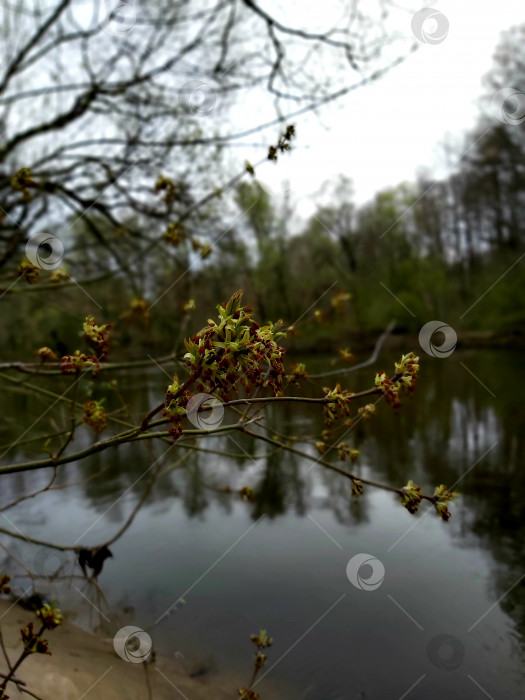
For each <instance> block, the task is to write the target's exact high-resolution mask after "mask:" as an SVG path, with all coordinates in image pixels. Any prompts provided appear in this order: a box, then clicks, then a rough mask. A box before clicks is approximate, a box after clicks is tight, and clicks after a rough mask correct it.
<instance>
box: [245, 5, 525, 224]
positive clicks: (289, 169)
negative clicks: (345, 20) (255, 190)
mask: <svg viewBox="0 0 525 700" xmlns="http://www.w3.org/2000/svg"><path fill="white" fill-rule="evenodd" d="M270 4H271V3H270ZM270 4H269V3H267V4H266V6H267V7H269V6H270ZM423 6H424V5H423ZM318 7H319V15H318V18H319V19H318V23H319V25H320V26H322V25H323V24H324V19H325V14H326V13H325V7H326V3H323V2H319V0H318ZM431 7H434V8H436V9H438V10H439V11H440V12H442V13H443V14H444V15H445V16H446V17H447V18H448V21H449V32H448V35H447V36H446V38H445V39H444V41H442V42H441V43H439V44H436V45H427V44H421V47H420V49H419V50H418V51H416V52H415V53H414V54H413V55H411V56H410V57H409V58H408V59H407V61H406V62H405V63H404V64H402V65H401V66H399V67H397V68H395V69H394V70H393V71H392V72H391V73H390V74H388V75H387V76H386V77H385V78H383V79H381V80H380V81H378V82H376V83H374V84H373V85H371V86H368V87H366V88H363V89H359V90H357V91H356V92H353V93H351V94H349V95H348V96H347V97H345V98H343V99H342V100H341V101H340V102H338V103H337V104H331V105H328V106H327V107H325V108H324V110H323V111H322V112H321V115H320V116H321V118H320V119H319V118H318V117H317V116H315V115H313V114H310V115H307V116H303V117H300V118H298V119H297V120H295V123H296V124H297V129H298V138H297V145H298V146H299V147H301V148H297V149H296V150H295V151H294V152H293V153H292V154H291V155H290V156H287V157H285V158H282V159H280V161H279V163H278V165H277V166H276V167H273V164H269V167H267V166H265V167H264V168H261V169H260V170H259V172H258V176H259V178H260V180H261V181H262V182H263V183H264V184H266V185H267V186H268V187H269V189H270V190H272V191H274V192H280V191H281V189H282V184H281V183H282V182H284V181H286V180H289V181H290V182H291V189H292V193H293V199H294V200H295V201H296V202H297V203H298V210H299V212H300V214H301V215H303V216H306V215H308V214H309V213H311V211H312V210H313V203H312V200H311V195H312V194H313V193H315V192H317V191H318V190H319V188H320V187H321V186H322V184H323V183H324V182H325V181H327V180H330V181H335V179H336V178H337V176H338V175H339V174H340V173H342V174H344V175H346V176H348V177H350V178H351V179H352V180H353V182H354V187H355V193H356V196H355V199H356V201H357V202H364V201H366V200H368V199H370V198H371V197H372V196H373V194H374V193H375V192H377V191H379V190H380V189H383V188H385V187H388V186H390V185H395V184H397V183H399V182H401V181H403V180H409V181H413V180H414V179H415V177H416V172H417V170H418V169H419V168H420V167H422V166H426V167H428V168H430V169H431V170H433V171H434V170H435V169H436V168H437V167H439V166H440V164H441V163H442V159H443V156H442V151H441V149H440V143H442V142H443V141H444V140H445V139H447V138H449V137H450V139H451V140H454V141H460V137H461V133H462V132H463V131H465V130H466V129H469V128H470V127H471V126H473V124H474V122H475V120H476V118H477V116H478V115H479V106H478V104H477V101H478V99H479V96H480V94H481V91H482V84H481V80H482V77H483V75H484V74H486V72H487V71H488V70H489V69H490V67H491V65H492V55H493V52H494V49H495V46H496V44H497V42H498V40H499V36H500V33H501V31H503V30H505V29H507V28H508V27H510V26H511V25H513V24H519V23H521V22H523V21H525V12H524V5H523V0H500V2H486V3H480V2H479V0H442V1H441V2H436V3H432V4H431ZM291 19H292V18H290V20H291ZM314 24H315V16H314V15H312V14H310V19H309V25H310V27H312V26H313V25H314ZM406 24H407V26H406V27H405V30H406V31H407V32H408V33H410V32H411V29H410V15H407V16H406ZM307 145H309V147H308V148H304V146H307ZM257 157H260V152H259V153H258V154H257V156H256V155H254V160H256V158H257Z"/></svg>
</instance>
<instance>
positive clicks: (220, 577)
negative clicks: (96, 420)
mask: <svg viewBox="0 0 525 700" xmlns="http://www.w3.org/2000/svg"><path fill="white" fill-rule="evenodd" d="M398 354H399V353H395V354H393V353H390V352H385V356H384V357H383V358H382V359H381V361H380V362H379V363H378V365H376V366H375V367H372V368H368V369H365V370H362V371H360V372H358V373H354V374H348V375H346V376H345V377H344V378H343V381H344V383H345V385H346V386H350V387H352V388H353V389H355V390H356V391H357V390H360V389H364V388H367V387H368V386H370V385H371V383H372V381H373V377H374V374H375V371H376V370H377V369H381V368H383V367H384V368H385V369H389V368H390V367H391V366H392V363H393V361H394V359H396V357H397V356H398ZM421 359H422V369H421V378H420V382H419V386H418V389H417V392H416V394H415V395H414V397H413V398H411V399H409V400H407V401H405V405H404V407H403V408H402V409H401V411H399V412H393V411H392V410H391V409H390V408H389V407H388V406H387V405H382V404H379V406H378V412H377V415H376V417H375V418H374V419H372V420H370V421H362V422H361V423H359V425H358V426H357V427H356V428H355V429H354V430H353V431H352V432H351V433H350V434H349V436H348V437H347V438H346V440H347V441H348V442H349V443H351V444H352V445H353V446H356V447H358V448H359V449H360V450H361V456H360V458H359V460H358V462H357V463H356V464H355V465H353V468H352V470H353V472H354V473H359V474H360V475H361V476H362V477H364V478H366V477H367V478H372V479H376V480H378V481H383V482H386V483H388V484H392V485H396V486H398V485H403V484H405V483H406V481H407V480H408V479H409V478H412V479H414V481H415V482H416V483H419V484H421V485H422V486H423V487H424V490H425V491H426V492H431V490H432V489H433V487H434V486H435V485H438V484H440V483H446V484H447V485H449V486H450V485H452V484H455V483H456V482H458V483H457V486H456V489H457V490H459V491H460V492H461V494H462V498H461V499H460V500H459V501H458V502H457V504H453V505H452V507H451V511H452V518H451V520H450V522H449V523H443V522H442V521H441V520H440V519H438V518H437V517H436V516H435V515H434V511H433V509H432V510H431V512H428V511H429V510H430V508H428V507H426V506H423V507H422V508H421V512H420V513H419V514H418V515H417V516H411V515H410V514H409V513H408V512H407V511H406V510H405V509H404V508H402V507H401V506H400V505H399V503H398V499H397V497H396V496H395V495H394V494H391V493H388V492H386V491H380V490H377V489H372V488H366V490H365V494H364V496H362V497H361V498H360V499H359V500H358V501H357V502H356V501H355V500H354V499H352V498H351V496H350V489H349V484H348V483H346V481H345V480H344V479H343V478H342V477H341V476H339V475H338V474H336V473H333V472H331V471H328V470H326V469H324V468H322V467H320V466H314V467H313V468H312V464H313V463H312V462H310V461H308V460H306V459H302V458H297V457H296V456H293V455H290V454H288V453H279V452H275V451H274V449H273V447H272V446H271V445H268V444H264V443H262V442H256V443H255V444H254V443H253V442H252V441H251V440H249V439H248V438H247V437H246V436H242V435H240V434H238V433H233V434H232V435H231V436H228V437H223V438H221V439H220V440H219V439H216V438H214V439H213V440H212V439H209V440H207V441H202V442H201V446H202V447H208V448H209V447H213V448H217V449H220V450H221V451H223V452H225V453H233V454H234V455H238V456H237V457H231V456H227V455H222V456H216V455H212V454H206V453H196V452H191V453H187V454H188V457H187V460H186V461H185V462H184V463H183V464H182V465H179V468H177V469H175V470H174V471H172V472H171V473H169V474H167V475H166V476H164V477H162V478H161V479H160V480H159V481H158V482H157V483H156V485H155V487H154V489H153V491H152V493H151V494H150V496H149V498H148V500H147V502H146V503H145V505H144V506H143V507H142V509H141V510H140V511H139V513H138V514H137V516H136V518H135V520H134V522H133V524H132V525H131V527H130V528H129V529H128V530H127V531H126V532H125V533H124V534H123V535H122V537H121V538H120V539H118V540H117V541H116V542H115V543H114V544H113V545H112V546H111V550H112V552H113V555H114V558H112V559H108V560H107V561H106V563H105V565H104V569H103V572H102V574H101V575H100V579H99V582H100V587H101V589H102V591H103V594H104V596H105V598H106V602H105V601H104V600H103V599H102V597H97V594H96V593H95V592H93V591H92V590H89V588H88V586H87V584H86V583H85V582H82V581H81V580H80V579H74V580H73V581H71V582H70V583H67V584H58V583H53V584H49V583H45V582H42V583H41V585H40V584H37V587H39V588H40V589H42V590H43V591H45V592H47V593H48V594H49V595H57V596H59V597H60V601H61V604H62V606H63V607H64V608H66V609H69V610H71V611H74V612H75V613H76V614H77V616H78V617H77V619H78V621H79V622H80V623H81V624H83V625H88V624H90V623H92V624H95V623H96V624H98V623H100V622H101V619H100V617H99V615H98V614H97V613H96V612H94V611H93V610H92V608H91V606H90V604H89V603H88V602H87V601H86V599H85V598H84V597H82V595H80V593H78V592H77V590H76V588H78V589H79V590H80V591H82V592H83V593H84V595H85V596H86V597H87V598H89V599H90V600H91V601H92V602H94V603H95V604H96V605H97V607H99V608H100V609H101V610H102V611H103V612H104V614H105V615H106V617H111V613H115V614H116V615H118V619H119V621H120V623H121V624H133V625H137V626H139V627H141V628H143V629H145V630H147V631H148V633H149V634H150V635H151V637H152V639H153V642H154V646H155V649H156V651H157V653H159V654H162V655H168V656H171V655H173V654H174V653H175V652H182V653H183V654H184V656H185V658H186V659H187V664H188V667H191V668H193V669H197V668H200V667H202V668H205V669H206V670H207V671H208V672H210V673H214V672H218V673H220V672H228V673H235V674H237V675H238V678H239V684H243V683H245V682H246V681H247V680H248V678H249V676H250V673H251V667H252V658H253V655H252V648H251V647H252V645H251V643H250V641H249V635H250V634H251V633H254V632H258V631H259V630H260V629H261V628H264V629H267V630H268V633H269V634H270V635H271V636H272V637H273V638H274V640H275V642H274V645H273V647H272V648H271V649H270V650H269V653H268V657H269V661H268V664H267V667H266V673H267V676H266V677H265V678H264V679H263V680H262V681H261V682H260V684H258V685H257V687H256V690H258V691H259V692H260V693H261V696H262V699H263V700H271V698H275V697H278V696H279V697H285V698H288V699H289V700H343V699H346V698H355V699H364V698H370V699H372V698H373V699H380V698H394V699H400V698H405V697H406V698H408V699H409V700H417V699H423V698H424V699H425V700H429V699H433V698H436V699H437V698H440V699H441V698H443V697H447V698H467V699H470V698H472V700H478V699H479V700H482V699H483V698H486V697H490V698H493V699H494V700H499V699H500V698H505V699H513V698H516V699H517V698H518V697H520V698H522V697H523V686H524V685H525V664H524V661H525V657H524V654H525V644H524V640H525V636H524V635H525V558H524V553H525V537H524V535H525V495H524V494H525V490H524V486H525V464H524V461H525V460H524V454H525V450H524V448H525V411H524V410H523V386H524V383H525V364H524V363H523V357H522V354H520V353H517V352H506V351H487V350H483V351H466V350H465V351H456V352H455V353H454V354H453V355H452V356H450V357H449V358H447V359H446V360H445V359H433V358H430V357H427V356H426V355H424V354H422V358H421ZM307 364H308V367H309V369H310V371H312V372H314V371H320V370H321V369H322V368H326V363H325V362H324V361H323V360H322V359H321V358H316V359H315V360H312V361H311V362H310V363H307ZM328 368H329V369H330V367H328ZM115 376H116V378H117V379H118V382H119V389H120V392H121V393H122V395H123V396H124V397H125V398H126V399H127V400H129V402H130V410H131V415H132V416H133V417H134V418H135V419H138V418H139V417H140V416H141V415H142V414H143V410H144V403H141V401H142V398H143V397H144V395H145V396H146V397H147V400H148V401H149V402H150V404H149V405H155V404H156V403H157V402H158V400H159V397H161V396H162V395H163V393H164V391H165V389H166V385H167V378H166V377H165V376H164V375H163V374H162V372H161V371H160V370H159V371H155V372H152V373H149V374H147V375H144V376H143V377H142V379H141V380H140V382H138V383H137V381H136V379H134V380H131V379H130V378H125V377H124V376H123V375H122V374H120V375H115ZM336 379H337V378H333V377H331V378H330V380H328V379H327V380H318V381H317V382H316V383H317V384H319V385H320V386H323V385H327V384H328V383H330V384H334V383H335V380H336ZM132 381H133V383H132ZM49 386H50V387H51V386H52V384H51V383H50V384H49ZM95 391H96V392H97V394H96V395H100V394H101V393H104V392H106V393H107V395H108V399H107V402H108V406H109V407H110V408H112V407H113V408H116V407H117V406H118V402H117V399H116V397H115V395H114V393H112V392H111V390H110V389H109V388H108V387H104V385H103V384H102V382H100V384H98V385H97V388H96V390H95ZM312 391H313V388H312ZM141 397H142V398H141ZM48 402H49V400H48V399H46V398H45V397H42V398H41V399H40V398H39V399H38V400H35V399H34V398H30V397H28V396H27V395H25V394H19V393H12V392H5V393H4V396H3V404H4V405H3V409H4V412H5V419H4V429H3V431H2V433H1V436H2V440H1V441H2V443H9V442H10V441H12V440H14V439H16V438H17V437H18V436H19V435H20V434H21V433H22V430H23V428H25V426H27V425H30V423H31V421H32V420H33V419H34V418H36V417H37V416H38V415H40V413H41V412H42V411H43V410H44V408H45V406H46V405H48ZM60 410H64V411H65V410H66V409H60ZM60 415H62V414H60ZM64 415H65V414H64ZM267 417H268V423H269V424H270V425H272V426H273V427H274V429H275V430H276V431H279V432H283V433H284V432H289V433H292V434H295V435H305V436H307V435H314V434H316V433H318V432H319V430H320V428H321V420H322V418H321V411H320V410H319V409H318V408H317V407H315V406H302V405H291V404H287V405H280V406H278V407H277V406H272V407H271V408H269V409H267ZM46 420H47V418H46V419H44V420H43V421H42V423H41V425H40V428H41V431H42V433H43V432H45V431H46V430H47V429H48V426H47V425H46ZM55 429H56V427H55ZM35 430H36V428H35ZM91 440H93V437H92V435H91V434H90V433H89V432H88V431H87V430H84V429H82V430H81V431H80V432H79V435H78V436H77V440H76V445H77V446H79V447H80V446H83V445H88V444H89V443H90V441H91ZM37 445H38V443H30V444H28V445H24V446H21V447H19V448H17V449H16V450H14V451H13V452H12V453H10V456H11V459H13V458H15V457H16V459H17V460H22V459H34V458H36V457H37V456H41V454H42V453H41V452H39V451H38V447H37ZM166 448H167V446H166V445H165V444H157V445H145V444H133V445H126V446H123V447H121V448H119V450H118V451H117V450H109V451H106V452H104V453H103V454H100V455H96V456H94V457H92V458H90V459H88V460H83V461H82V462H79V463H78V464H72V465H68V466H66V467H63V468H62V474H61V477H60V479H61V480H60V482H59V483H61V484H67V483H69V484H71V486H70V488H68V489H66V490H61V491H51V492H48V493H44V494H42V495H41V496H39V497H38V498H35V499H30V500H27V501H24V502H22V503H21V504H20V505H18V506H17V507H15V508H11V509H10V510H8V511H6V512H5V515H6V516H7V517H8V518H9V521H10V523H11V524H9V523H8V522H7V521H6V520H5V519H4V518H1V519H2V520H4V522H3V523H2V526H3V527H9V528H11V529H14V527H17V528H20V529H21V530H22V531H24V532H26V533H27V534H29V535H31V536H33V537H37V538H41V539H46V540H52V541H56V542H59V543H63V544H74V543H75V542H76V541H77V540H78V538H81V541H82V543H86V544H87V545H93V544H97V543H99V542H102V541H105V540H107V539H108V538H109V537H110V536H112V535H113V534H114V533H116V532H117V531H118V530H119V529H120V528H121V527H122V526H123V525H124V523H125V522H126V520H127V518H128V517H129V515H130V513H131V512H132V510H133V507H134V506H135V505H136V503H137V500H138V499H139V498H140V496H141V495H142V493H143V490H144V488H145V486H146V478H145V477H144V473H145V472H146V470H147V469H148V467H149V466H150V465H152V464H153V463H154V461H155V459H157V458H159V457H160V456H161V455H162V454H163V453H164V452H165V451H166ZM302 449H305V450H310V449H311V448H310V447H308V446H306V447H304V446H303V448H302ZM185 453H186V452H185ZM180 454H181V450H177V449H176V448H174V449H172V450H171V451H170V452H169V453H168V454H167V455H166V456H165V460H166V462H165V465H166V466H169V465H171V464H175V462H176V460H177V459H178V457H179V456H180ZM312 454H313V451H312ZM6 459H7V458H4V462H5V461H6ZM102 467H107V471H106V472H105V474H104V476H103V477H101V478H100V479H96V480H93V481H89V482H87V483H84V484H82V485H76V486H75V485H74V484H76V483H77V482H79V481H81V480H83V479H85V478H86V477H88V476H89V475H90V474H94V473H95V472H96V471H97V470H99V469H101V468H102ZM48 479H49V473H45V472H26V473H22V474H18V475H9V476H7V477H3V478H2V482H1V484H2V488H1V491H0V498H1V502H2V503H3V504H5V503H7V502H10V501H12V500H13V499H14V498H15V497H17V496H20V495H22V494H24V493H29V492H31V491H34V490H35V489H36V488H38V487H41V486H44V485H45V484H46V483H47V480H48ZM226 485H229V486H231V487H232V488H240V487H241V486H243V485H249V486H252V487H253V488H254V490H255V492H256V494H257V499H256V501H255V503H246V502H241V501H240V500H239V498H238V496H235V495H233V496H232V495H227V494H224V493H220V492H219V491H218V488H222V487H224V486H226ZM0 541H1V542H3V543H4V544H5V545H6V546H8V548H9V550H10V552H11V553H12V554H13V555H16V556H17V557H20V558H21V559H23V560H24V561H26V562H27V563H28V564H29V565H30V566H32V567H33V568H38V566H42V561H43V560H44V559H45V558H46V557H47V555H48V552H47V551H45V552H38V548H37V547H33V546H28V545H27V544H26V543H24V542H22V541H16V542H13V540H8V539H7V538H6V537H5V536H2V537H1V539H0ZM361 553H364V554H368V555H370V558H375V559H377V560H379V562H381V563H382V565H383V566H384V572H385V574H384V580H383V582H382V583H381V585H379V586H378V587H376V588H375V589H374V590H361V589H359V588H358V587H356V586H354V585H352V583H351V582H350V581H349V579H348V577H347V573H346V569H347V564H348V562H349V560H350V559H351V558H352V557H354V556H355V555H357V554H361ZM2 556H3V554H2ZM35 561H37V564H35ZM50 562H52V558H49V559H48V560H47V562H46V567H48V568H49V567H51V566H52V563H50ZM372 563H373V562H372ZM0 565H1V568H2V569H8V570H10V571H13V572H15V573H16V572H17V571H19V569H18V568H17V567H18V565H17V564H16V563H15V562H13V561H12V560H11V561H9V560H8V559H7V558H6V557H4V561H1V562H0ZM376 566H378V565H376ZM379 566H380V565H379ZM371 572H372V568H371V567H370V565H367V564H364V565H363V566H362V568H361V569H360V571H359V573H360V575H361V576H362V578H363V579H366V578H367V577H368V576H369V575H370V573H371ZM77 573H78V572H77ZM16 585H17V588H18V589H20V590H22V589H23V588H24V587H25V586H27V579H24V578H19V579H17V583H16ZM180 597H183V598H184V601H185V604H181V603H180V602H179V603H178V604H177V605H175V604H176V602H177V601H178V600H179V598H180ZM168 610H170V611H171V612H170V614H169V615H165V613H166V611H168ZM102 622H104V621H103V620H102ZM113 628H115V630H114V631H116V629H117V628H118V627H117V626H116V624H114V622H113V620H111V621H110V622H105V626H104V634H105V635H106V636H107V635H108V633H109V631H110V630H112V629H113ZM276 689H279V692H277V690H276ZM235 696H236V690H235V688H232V698H233V697H235Z"/></svg>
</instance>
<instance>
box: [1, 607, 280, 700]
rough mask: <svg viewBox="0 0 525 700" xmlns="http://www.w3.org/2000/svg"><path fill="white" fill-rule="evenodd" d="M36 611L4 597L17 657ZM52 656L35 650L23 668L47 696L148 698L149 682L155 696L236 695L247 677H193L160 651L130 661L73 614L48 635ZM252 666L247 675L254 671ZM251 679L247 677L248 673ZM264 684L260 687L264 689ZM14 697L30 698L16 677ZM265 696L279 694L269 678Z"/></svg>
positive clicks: (198, 699) (200, 698)
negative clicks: (150, 659) (152, 657)
mask: <svg viewBox="0 0 525 700" xmlns="http://www.w3.org/2000/svg"><path fill="white" fill-rule="evenodd" d="M35 619H36V618H35V616H34V614H33V613H31V612H29V611H27V610H24V609H23V608H21V607H20V606H19V605H12V603H9V602H7V601H5V600H2V601H0V625H1V628H2V634H3V638H4V643H5V645H6V648H7V652H8V654H9V657H10V659H11V662H13V661H15V660H16V659H17V658H18V656H19V654H20V650H21V648H22V645H21V641H20V628H21V627H23V626H24V625H26V624H27V623H28V622H30V621H31V620H35ZM44 636H45V638H47V639H48V641H49V645H50V649H51V652H52V655H51V656H48V655H41V654H34V655H33V656H31V657H29V658H28V659H26V660H25V661H24V663H23V664H22V666H21V667H20V671H19V673H18V674H17V676H18V678H20V679H21V680H23V681H25V682H26V683H27V688H28V690H31V691H33V692H34V693H35V694H36V695H37V696H38V697H39V698H41V699H42V700H80V699H81V698H82V700H83V699H84V698H86V700H91V699H93V700H95V698H96V699H97V700H101V699H102V700H122V698H125V699H126V700H128V699H129V700H146V699H147V698H148V697H149V695H148V687H147V683H148V681H149V685H150V687H151V697H152V698H153V699H154V700H168V698H169V699H170V700H173V698H187V700H210V698H213V699H214V700H226V699H227V700H233V698H236V697H238V694H237V688H238V687H239V685H240V684H242V682H243V679H239V678H235V677H233V676H232V677H227V676H226V675H225V674H214V675H209V676H205V677H203V678H202V680H201V679H194V678H190V677H189V676H188V675H187V673H186V672H185V671H184V668H183V665H182V663H181V662H180V661H178V660H177V659H176V658H173V659H169V658H163V657H157V659H156V661H155V663H154V664H148V665H147V673H146V669H145V665H144V664H136V663H129V662H126V661H124V660H122V659H121V658H120V657H119V656H118V655H117V654H116V653H115V650H114V648H113V642H112V640H111V639H102V638H101V637H99V636H97V635H95V634H90V633H89V632H85V631H84V630H82V629H80V628H79V627H76V626H75V625H74V624H73V623H72V622H71V621H68V620H67V619H66V620H65V621H64V624H63V625H62V626H61V627H59V628H58V629H56V630H54V631H53V632H48V633H46V634H45V635H44ZM0 670H1V672H2V673H5V672H6V665H5V659H4V657H3V655H2V654H0ZM250 670H251V669H249V668H247V669H246V672H247V676H248V675H249V673H250ZM244 680H245V681H246V679H244ZM258 690H259V689H258ZM261 692H262V691H261ZM8 695H9V697H10V698H11V699H15V698H16V699H18V698H29V697H31V696H30V695H28V694H26V693H22V692H19V691H18V690H17V689H16V687H15V686H14V685H13V684H12V683H10V684H9V687H8ZM263 698H264V700H277V695H275V694H272V692H271V691H269V689H268V687H267V684H266V683H265V684H264V693H263Z"/></svg>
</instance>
